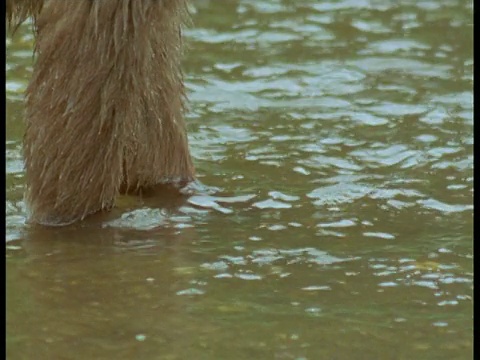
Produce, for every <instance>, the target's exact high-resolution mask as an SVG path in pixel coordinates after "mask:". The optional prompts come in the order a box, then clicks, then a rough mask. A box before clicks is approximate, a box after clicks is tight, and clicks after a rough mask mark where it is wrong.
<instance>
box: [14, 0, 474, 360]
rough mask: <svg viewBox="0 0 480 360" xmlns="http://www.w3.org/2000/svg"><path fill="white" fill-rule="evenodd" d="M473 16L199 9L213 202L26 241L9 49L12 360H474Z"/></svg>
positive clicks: (395, 5)
mask: <svg viewBox="0 0 480 360" xmlns="http://www.w3.org/2000/svg"><path fill="white" fill-rule="evenodd" d="M472 15H473V11H472V2H470V1H465V0H444V1H438V0H437V1H433V0H430V1H428V0H427V1H413V0H402V1H384V0H382V1H375V0H370V1H368V0H366V1H350V0H343V1H333V0H332V1H321V2H317V1H311V0H310V1H307V0H304V1H287V0H283V1H282V0H268V1H267V0H263V1H259V0H255V1H253V0H250V1H248V0H238V1H234V0H228V1H222V2H221V5H220V2H219V1H213V0H211V1H206V0H204V1H200V0H198V1H196V2H195V9H194V14H193V20H194V25H195V26H194V27H193V28H191V29H189V30H188V31H187V37H188V43H189V49H188V52H187V56H186V59H185V64H184V67H185V71H186V74H187V86H188V89H189V97H190V100H191V104H190V108H191V109H190V112H189V113H188V116H187V120H188V126H189V139H190V145H191V149H192V153H193V156H194V160H195V164H196V167H197V171H198V174H199V180H200V181H201V182H202V183H203V184H205V187H202V186H199V190H198V191H197V194H196V195H193V196H190V197H184V198H181V197H180V198H179V197H177V196H161V197H153V198H152V197H150V198H135V197H122V198H121V199H119V204H118V207H117V208H116V209H114V211H112V212H111V213H110V214H105V215H99V216H94V217H92V218H90V219H89V220H88V221H86V222H84V223H81V224H77V225H75V226H72V227H68V228H54V229H44V228H32V227H28V226H27V225H25V215H26V212H25V206H24V204H23V202H22V193H23V190H24V181H23V176H24V174H23V169H22V167H23V164H22V157H21V138H22V134H23V131H24V124H23V113H22V111H23V104H22V92H23V91H24V89H25V86H26V84H27V83H28V80H29V77H30V75H31V64H32V41H33V39H32V35H31V33H30V31H29V26H28V25H25V26H23V27H22V28H21V29H20V30H19V32H18V33H17V34H16V36H15V37H13V38H11V37H9V38H7V40H6V43H7V68H6V69H7V70H6V77H7V84H6V89H7V123H6V130H7V139H6V159H7V169H6V172H7V177H6V181H7V201H6V251H7V253H6V261H7V278H6V281H7V283H6V286H7V299H6V300H7V308H6V310H7V324H6V325H7V339H6V344H7V358H8V359H137V358H138V359H250V358H252V359H471V358H472V347H473V346H472V345H473V338H472V331H473V322H472V318H473V311H472V296H473V290H472V289H473V249H472V244H473V216H472V213H473V201H472V200H473V96H472V84H473V28H472V23H473V16H472Z"/></svg>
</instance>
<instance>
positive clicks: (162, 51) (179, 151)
mask: <svg viewBox="0 0 480 360" xmlns="http://www.w3.org/2000/svg"><path fill="white" fill-rule="evenodd" d="M186 2H187V1H186V0H76V1H66V0H44V1H42V0H7V20H9V22H10V24H12V25H13V26H15V25H18V24H19V23H20V22H21V21H23V20H25V18H26V17H27V16H28V15H33V16H34V18H35V19H36V22H35V27H36V47H35V51H36V55H37V59H36V63H35V66H34V70H33V76H32V79H31V82H30V84H29V86H28V88H27V91H26V119H27V128H26V133H25V137H24V157H25V176H26V187H27V190H26V195H25V198H26V202H27V205H28V208H29V212H30V220H31V221H32V222H35V223H40V224H46V225H64V224H69V223H72V222H75V221H78V220H82V219H84V218H85V217H86V216H87V215H88V214H91V213H94V212H97V211H100V210H107V209H109V208H111V207H112V206H113V205H114V201H115V197H116V196H117V195H118V194H119V192H120V191H121V190H126V191H135V190H138V189H141V188H148V187H151V186H153V185H155V184H159V183H162V182H173V181H178V180H181V181H191V180H193V178H194V168H193V164H192V160H191V157H190V153H189V150H188V143H187V135H186V129H185V123H184V119H183V112H184V107H185V106H184V105H185V96H184V95H185V93H184V84H183V76H182V71H181V69H180V60H181V55H182V36H181V27H182V25H183V24H184V21H185V20H186V19H187V15H188V14H187V4H186ZM33 4H35V5H33Z"/></svg>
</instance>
